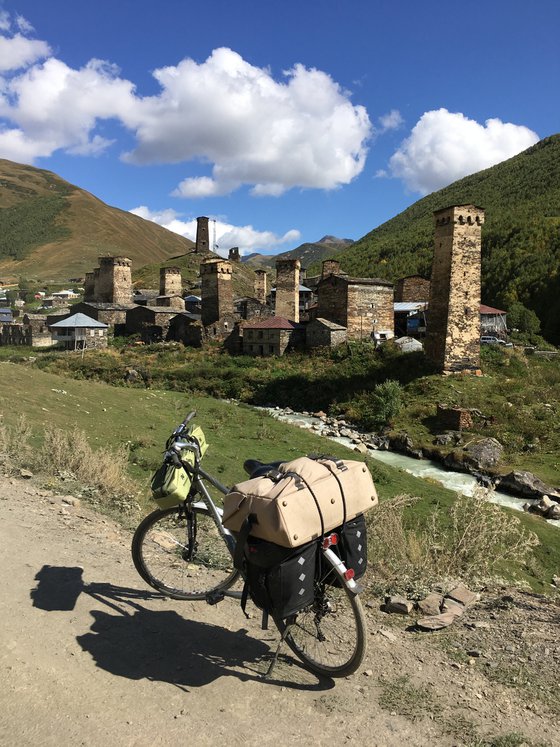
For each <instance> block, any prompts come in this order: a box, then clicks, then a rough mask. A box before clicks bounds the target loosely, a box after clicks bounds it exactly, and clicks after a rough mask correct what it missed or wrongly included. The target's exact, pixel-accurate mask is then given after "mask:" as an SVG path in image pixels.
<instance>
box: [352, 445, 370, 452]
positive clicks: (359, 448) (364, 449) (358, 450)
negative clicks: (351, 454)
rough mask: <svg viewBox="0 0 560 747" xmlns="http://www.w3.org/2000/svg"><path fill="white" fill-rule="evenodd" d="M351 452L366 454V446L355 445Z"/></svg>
mask: <svg viewBox="0 0 560 747" xmlns="http://www.w3.org/2000/svg"><path fill="white" fill-rule="evenodd" d="M353 451H357V452H358V454H367V446H366V445H365V444H363V443H359V444H356V445H355V446H354V448H353Z"/></svg>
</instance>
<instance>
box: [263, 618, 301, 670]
mask: <svg viewBox="0 0 560 747" xmlns="http://www.w3.org/2000/svg"><path fill="white" fill-rule="evenodd" d="M292 625H293V623H290V624H289V625H286V627H285V629H284V632H283V633H282V637H281V638H280V640H279V641H278V646H277V647H276V651H275V653H274V656H273V657H272V661H271V662H270V664H269V665H268V669H267V670H266V672H265V673H264V674H263V675H262V679H263V680H267V679H268V678H269V677H270V676H271V675H272V672H273V671H274V667H275V666H276V662H277V661H278V656H279V655H280V649H281V648H282V644H283V643H284V641H285V640H286V637H287V636H288V634H289V632H290V630H291V629H292Z"/></svg>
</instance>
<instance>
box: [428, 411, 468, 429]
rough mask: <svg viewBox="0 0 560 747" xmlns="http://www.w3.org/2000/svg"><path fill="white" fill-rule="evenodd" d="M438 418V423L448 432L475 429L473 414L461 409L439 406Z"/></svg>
mask: <svg viewBox="0 0 560 747" xmlns="http://www.w3.org/2000/svg"><path fill="white" fill-rule="evenodd" d="M436 416H437V419H438V423H439V424H440V425H441V426H442V427H443V428H445V429H447V430H451V431H462V430H463V429H466V430H468V429H469V428H472V427H473V420H472V416H471V413H470V412H469V411H468V410H463V409H462V408H460V407H448V406H447V405H438V406H437V413H436Z"/></svg>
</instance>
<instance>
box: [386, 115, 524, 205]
mask: <svg viewBox="0 0 560 747" xmlns="http://www.w3.org/2000/svg"><path fill="white" fill-rule="evenodd" d="M538 139H539V136H538V135H537V134H536V132H533V131H532V130H530V129H529V128H528V127H524V126H523V125H516V124H511V123H509V122H502V121H501V120H500V119H487V120H486V122H485V123H484V124H480V123H479V122H476V121H475V120H473V119H469V118H468V117H465V115H464V114H461V113H453V112H449V111H447V109H438V110H437V111H429V112H426V113H425V114H423V115H422V117H420V119H419V120H418V122H417V123H416V125H415V126H414V128H413V130H412V132H411V134H410V136H409V137H408V138H407V139H406V140H404V141H403V143H402V144H401V145H400V147H399V149H398V150H397V151H396V152H395V153H394V154H393V155H392V156H391V159H390V160H389V169H390V173H391V175H392V176H394V177H398V178H400V179H402V180H403V181H404V182H405V184H406V185H407V187H408V188H409V189H411V190H413V191H414V192H419V193H420V194H428V193H429V192H433V191H434V190H437V189H440V188H441V187H444V186H446V185H447V184H450V183H451V182H454V181H456V180H457V179H461V178H462V177H464V176H467V175H468V174H474V173H475V172H477V171H480V170H481V169H486V168H488V167H490V166H494V165H495V164H497V163H500V162H501V161H505V160H506V159H507V158H511V157H512V156H515V155H516V154H517V153H520V152H521V151H523V150H525V149H526V148H529V147H530V146H531V145H534V144H535V143H536V142H537V141H538Z"/></svg>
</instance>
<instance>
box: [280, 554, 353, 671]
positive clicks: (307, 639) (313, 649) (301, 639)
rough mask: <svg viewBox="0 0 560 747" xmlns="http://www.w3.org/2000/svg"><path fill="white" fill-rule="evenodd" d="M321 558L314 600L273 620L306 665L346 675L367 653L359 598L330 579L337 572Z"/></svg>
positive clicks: (309, 667)
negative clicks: (287, 616) (294, 612)
mask: <svg viewBox="0 0 560 747" xmlns="http://www.w3.org/2000/svg"><path fill="white" fill-rule="evenodd" d="M321 561H322V564H323V569H322V573H321V575H320V577H319V578H318V579H317V580H316V582H315V599H314V601H313V604H311V605H310V606H309V607H307V608H305V609H304V610H302V611H301V612H299V613H298V614H297V615H292V616H291V617H289V618H286V619H283V620H282V619H276V620H275V623H276V626H277V627H278V629H279V631H280V633H282V635H285V641H286V643H287V644H288V646H289V647H290V648H291V649H292V651H293V652H294V653H295V654H296V656H297V657H298V658H299V659H301V661H302V662H303V663H304V664H305V665H306V666H307V667H308V669H310V670H311V671H313V672H315V673H316V674H319V675H324V676H326V677H347V676H348V675H350V674H353V673H354V672H355V671H356V670H357V669H358V667H359V666H360V664H361V663H362V661H363V659H364V656H365V654H366V646H367V638H366V621H365V616H364V611H363V607H362V604H361V602H360V600H359V598H358V597H357V596H356V595H355V594H352V592H351V591H350V590H349V589H347V588H346V586H332V585H331V584H330V583H329V581H332V580H334V579H336V578H337V576H336V574H335V571H334V570H333V568H332V566H331V564H330V563H329V561H328V559H327V558H322V559H321ZM287 628H289V629H288V630H286V629H287Z"/></svg>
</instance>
